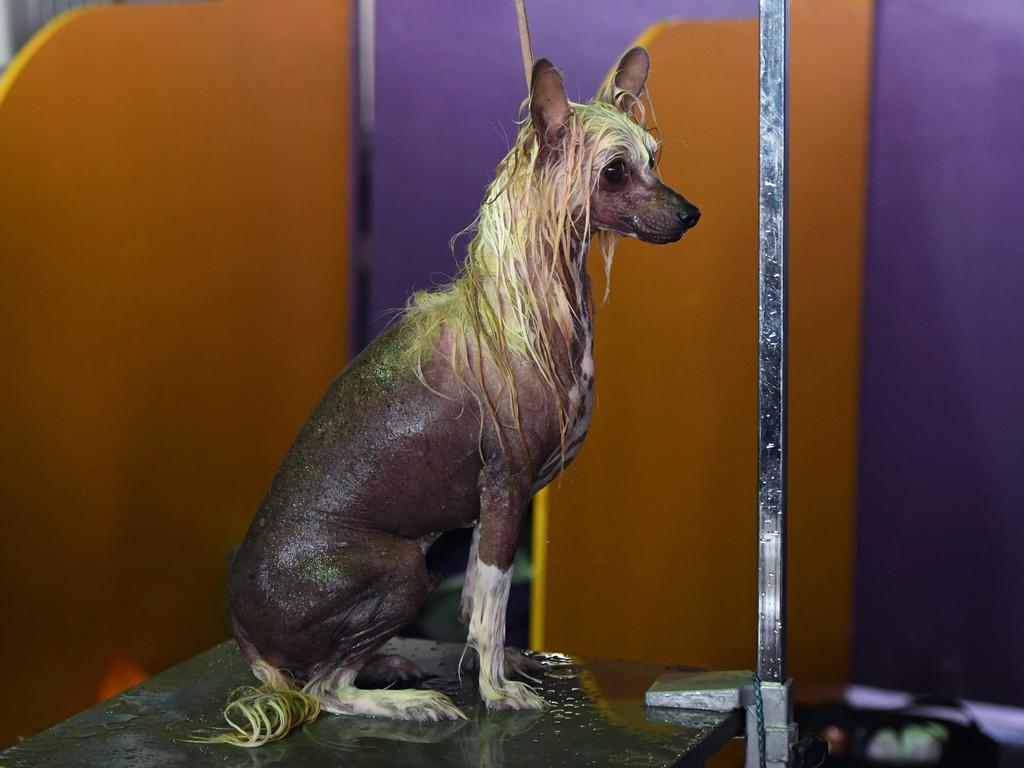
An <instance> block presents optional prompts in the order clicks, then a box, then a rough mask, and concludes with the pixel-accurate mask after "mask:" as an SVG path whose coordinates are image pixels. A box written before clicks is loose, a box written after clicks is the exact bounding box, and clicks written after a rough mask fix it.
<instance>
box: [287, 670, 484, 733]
mask: <svg viewBox="0 0 1024 768" xmlns="http://www.w3.org/2000/svg"><path fill="white" fill-rule="evenodd" d="M358 673H359V665H350V666H345V667H339V668H338V669H334V670H331V671H328V672H326V673H324V674H322V675H319V676H318V677H316V678H314V679H313V680H310V681H309V683H307V684H306V687H305V688H303V692H305V693H308V694H312V695H313V696H315V697H316V699H317V701H319V702H320V708H321V709H322V710H323V711H324V712H332V713H334V714H337V715H372V716H376V717H390V718H393V719H396V720H420V721H431V720H458V719H462V720H465V719H466V716H465V715H464V714H463V713H462V710H460V709H459V708H458V707H457V706H455V703H454V702H453V701H452V700H451V699H449V698H448V697H447V696H445V695H444V694H443V693H440V692H438V691H420V690H415V689H405V690H396V689H394V688H386V689H383V690H364V689H362V688H356V686H355V680H356V676H357V675H358Z"/></svg>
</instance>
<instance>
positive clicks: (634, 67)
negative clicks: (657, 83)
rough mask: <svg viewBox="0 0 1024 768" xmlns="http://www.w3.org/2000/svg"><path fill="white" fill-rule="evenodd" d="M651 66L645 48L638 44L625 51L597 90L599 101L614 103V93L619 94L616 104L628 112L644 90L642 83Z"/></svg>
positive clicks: (645, 79)
mask: <svg viewBox="0 0 1024 768" xmlns="http://www.w3.org/2000/svg"><path fill="white" fill-rule="evenodd" d="M650 68H651V57H650V56H649V55H648V54H647V51H646V49H644V48H641V47H640V46H639V45H638V46H636V47H635V48H630V49H629V50H628V51H626V52H625V53H624V54H623V56H622V58H621V59H619V63H618V66H616V67H615V71H614V72H612V74H611V77H609V78H608V81H607V82H606V83H605V84H604V85H603V86H602V87H601V90H600V91H598V92H597V98H598V99H599V100H600V101H606V102H608V103H609V104H615V103H616V99H615V95H616V93H620V94H624V95H622V96H620V98H619V100H618V104H619V106H620V107H622V109H623V111H625V112H628V111H629V110H630V109H632V108H633V105H634V104H636V103H637V102H639V100H640V94H641V93H643V91H644V84H645V83H646V82H647V73H648V71H650Z"/></svg>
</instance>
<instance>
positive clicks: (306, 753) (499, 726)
mask: <svg viewBox="0 0 1024 768" xmlns="http://www.w3.org/2000/svg"><path fill="white" fill-rule="evenodd" d="M385 650H386V651H388V652H391V653H400V654H402V655H404V656H408V657H409V658H411V659H414V660H415V661H417V662H418V663H419V664H420V666H422V667H423V668H424V669H425V670H426V671H427V672H428V673H431V674H433V675H436V676H437V677H435V678H433V679H430V680H428V681H427V682H426V686H427V687H430V688H433V689H435V690H440V691H443V692H445V693H446V694H448V695H449V696H451V697H452V699H454V700H455V702H456V704H458V705H459V706H460V707H461V708H462V710H463V711H464V712H465V713H466V714H467V716H468V717H469V720H468V721H458V722H444V723H409V722H400V721H392V720H385V719H380V718H370V717H341V716H337V715H322V716H321V717H320V719H319V720H317V722H315V723H313V724H312V725H309V726H307V727H306V728H304V729H302V730H300V731H296V732H294V733H292V734H291V735H289V736H288V737H287V738H285V739H284V740H282V741H279V742H276V743H273V744H268V745H266V746H264V747H261V748H258V749H240V748H237V747H230V746H223V745H216V746H211V745H201V744H192V743H189V742H187V741H183V740H182V739H184V738H188V737H189V735H191V734H193V733H195V732H196V731H198V730H200V729H204V728H209V727H211V726H219V725H221V724H222V720H221V716H220V712H221V710H222V709H223V706H224V703H225V700H226V697H227V695H228V693H229V692H230V691H231V690H233V689H234V688H237V687H238V686H240V685H247V684H251V683H252V682H253V678H252V675H251V673H250V672H249V669H248V666H247V665H246V663H245V661H244V660H243V658H242V656H241V654H240V653H239V651H238V649H237V647H236V646H235V644H234V643H233V642H228V643H224V644H222V645H219V646H217V647H216V648H212V649H210V650H209V651H206V652H205V653H202V654H200V655H198V656H196V657H195V658H192V659H189V660H188V661H186V662H184V663H182V664H179V665H178V666H176V667H173V668H171V669H169V670H167V671H166V672H163V673H162V674H159V675H157V676H155V677H153V678H151V679H150V680H147V681H146V682H144V683H142V684H141V685H138V686H136V687H134V688H131V689H130V690H128V691H125V692H124V693H123V694H121V695H119V696H115V697H114V698H112V699H110V700H108V701H106V702H103V703H102V704H99V705H97V706H95V707H93V708H92V709H88V710H86V711H85V712H82V713H81V714H79V715H76V716H75V717H72V718H70V719H69V720H66V721H64V722H63V723H60V724H58V725H56V726H54V727H53V728H50V729H48V730H46V731H43V732H42V733H40V734H38V735H36V736H33V737H31V738H28V739H25V740H23V741H21V742H19V743H18V744H17V745H15V746H13V747H11V748H10V749H8V750H6V751H4V752H0V766H2V768H27V767H28V766H61V768H75V767H76V766H103V767H104V768H107V767H108V766H133V767H135V766H137V767H138V768H163V767H164V766H197V767H198V768H201V767H202V766H224V767H225V768H233V767H234V766H239V767H241V766H245V767H249V766H251V767H252V768H271V766H286V765H287V766H292V765H295V766H336V767H338V768H342V767H344V768H361V767H363V766H374V767H376V766H382V767H384V768H402V767H404V766H423V767H424V768H444V767H446V766H493V768H517V767H518V766H523V767H524V768H527V767H528V768H543V767H544V766H558V768H576V767H577V766H637V767H639V766H644V767H648V766H649V767H652V768H655V767H656V768H663V767H667V766H700V765H702V764H703V761H704V760H705V759H706V758H707V757H709V756H710V755H711V754H713V753H714V752H716V751H717V750H718V749H720V748H721V747H722V746H723V745H724V744H725V743H726V742H727V741H728V740H729V739H731V738H732V737H734V736H736V735H737V734H738V733H740V732H741V730H742V723H743V720H742V713H740V712H733V713H728V712H726V713H721V712H689V711H684V710H669V709H649V708H645V707H644V706H643V696H644V692H645V691H646V689H647V688H648V686H649V685H650V684H651V683H652V682H653V681H654V679H655V678H656V677H657V676H658V674H659V673H660V672H662V671H663V668H662V667H660V666H658V665H654V664H645V663H639V662H626V661H612V660H605V659H591V658H580V657H575V656H573V657H570V656H563V655H560V654H536V655H535V657H536V658H538V659H540V660H541V661H542V663H543V664H544V665H545V667H546V668H547V669H546V670H545V674H544V676H543V678H542V680H541V683H540V685H539V689H540V690H541V691H542V693H543V695H544V698H545V699H546V700H547V701H548V708H547V709H546V710H545V711H543V712H487V711H486V709H485V708H484V706H483V704H482V703H481V702H480V698H479V695H478V693H477V689H476V675H475V674H473V673H463V674H462V679H461V681H460V679H459V675H458V663H459V657H460V655H461V654H462V646H461V645H455V644H447V643H445V644H438V643H432V642H429V641H424V640H402V639H397V640H393V641H391V642H390V643H389V644H388V645H387V646H386V648H385Z"/></svg>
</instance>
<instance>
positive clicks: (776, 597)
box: [646, 0, 796, 768]
mask: <svg viewBox="0 0 1024 768" xmlns="http://www.w3.org/2000/svg"><path fill="white" fill-rule="evenodd" d="M788 43H789V0H760V27H759V53H760V69H759V74H760V77H759V80H760V109H759V119H760V134H759V135H760V139H759V148H758V159H759V178H758V182H759V183H758V214H759V216H758V379H757V394H758V423H757V468H758V476H757V512H758V522H757V527H758V569H757V580H758V621H757V672H758V679H759V680H760V684H759V685H758V684H757V683H756V682H755V681H754V678H753V675H752V674H751V673H750V672H745V671H739V672H721V673H709V674H702V675H679V674H674V675H673V674H668V675H663V676H662V677H661V678H659V679H658V681H657V682H655V684H654V685H653V686H652V687H651V688H650V690H649V691H648V692H647V698H646V703H647V705H648V706H650V707H679V708H684V709H718V710H726V709H738V708H743V709H745V710H746V712H747V758H746V765H747V768H756V767H757V766H759V765H765V766H770V767H771V768H783V767H784V766H788V765H789V764H790V761H791V749H790V748H791V747H792V745H793V744H794V743H795V742H796V724H795V723H794V722H793V697H792V682H791V681H790V680H789V679H788V678H787V677H786V516H785V513H786V390H787V377H786V364H787V354H786V353H787V327H786V314H787V293H788V290H787V284H788V270H789V265H788V253H787V250H788V231H787V224H788V221H787V219H788V174H787V160H788V130H787V129H788V121H789V110H788V103H787V98H788V88H789V50H788ZM758 689H759V690H758ZM758 697H760V706H759V703H758ZM759 709H760V711H761V716H760V717H759V712H758V710H759ZM762 723H763V726H764V741H763V744H762V742H761V738H760V733H759V726H760V725H761V724H762ZM762 747H763V753H762V751H761V750H762Z"/></svg>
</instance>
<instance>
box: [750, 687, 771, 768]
mask: <svg viewBox="0 0 1024 768" xmlns="http://www.w3.org/2000/svg"><path fill="white" fill-rule="evenodd" d="M751 677H752V678H753V680H754V714H755V715H756V717H757V753H758V756H759V757H760V760H761V768H766V766H767V765H768V760H767V758H766V757H765V753H764V742H765V734H764V699H762V698H761V676H760V675H759V674H757V670H754V672H753V674H752V675H751Z"/></svg>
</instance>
